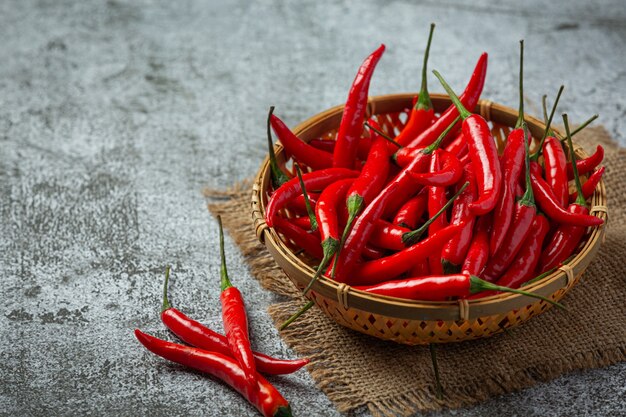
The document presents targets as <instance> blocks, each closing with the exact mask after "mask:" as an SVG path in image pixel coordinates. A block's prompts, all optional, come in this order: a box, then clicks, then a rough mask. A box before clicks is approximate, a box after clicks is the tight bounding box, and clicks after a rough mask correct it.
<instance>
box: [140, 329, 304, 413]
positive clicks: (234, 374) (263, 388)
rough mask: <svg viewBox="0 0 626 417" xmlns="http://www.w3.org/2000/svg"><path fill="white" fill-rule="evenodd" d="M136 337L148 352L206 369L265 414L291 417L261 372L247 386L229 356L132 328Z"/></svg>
mask: <svg viewBox="0 0 626 417" xmlns="http://www.w3.org/2000/svg"><path fill="white" fill-rule="evenodd" d="M135 336H136V337H137V340H139V342H140V343H141V344H142V345H144V346H145V347H146V349H148V350H149V351H150V352H152V353H154V354H156V355H159V356H161V357H162V358H165V359H167V360H169V361H172V362H176V363H179V364H181V365H184V366H188V367H190V368H193V369H196V370H198V371H200V372H204V373H207V374H209V375H212V376H214V377H215V378H217V379H219V380H220V381H223V382H224V383H226V384H228V385H229V386H230V387H232V388H233V389H234V390H235V391H237V392H238V393H240V394H241V395H243V396H244V398H245V399H246V400H248V402H250V404H252V405H254V406H255V407H256V409H257V410H259V412H260V413H261V414H263V416H265V417H290V416H291V415H292V414H291V407H290V406H289V403H288V402H287V400H285V398H283V396H282V395H280V393H279V392H278V390H276V388H274V386H273V385H272V384H270V383H269V382H268V381H267V380H266V379H265V378H263V377H262V376H261V375H258V374H257V375H256V381H257V382H256V384H255V386H254V388H253V389H252V390H251V389H249V387H248V380H247V375H246V374H245V372H244V371H243V369H241V367H240V366H239V364H238V363H237V362H236V361H235V360H234V359H232V358H230V357H228V356H226V355H223V354H221V353H217V352H209V351H206V350H202V349H198V348H195V347H191V346H184V345H179V344H177V343H171V342H167V341H165V340H161V339H157V338H156V337H153V336H150V335H147V334H145V333H143V332H142V331H141V330H139V329H135Z"/></svg>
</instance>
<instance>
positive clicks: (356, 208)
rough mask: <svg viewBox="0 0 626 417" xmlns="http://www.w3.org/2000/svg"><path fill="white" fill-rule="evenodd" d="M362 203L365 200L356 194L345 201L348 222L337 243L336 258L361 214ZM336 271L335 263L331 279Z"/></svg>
mask: <svg viewBox="0 0 626 417" xmlns="http://www.w3.org/2000/svg"><path fill="white" fill-rule="evenodd" d="M364 203H365V200H364V199H363V197H361V196H360V195H358V194H353V195H351V196H350V197H348V200H346V206H347V208H348V221H347V222H346V227H344V229H343V233H342V234H341V241H340V242H339V247H338V248H337V258H339V254H341V248H343V245H344V243H345V242H346V239H347V238H348V233H350V230H352V224H353V223H354V220H356V216H357V215H358V214H359V213H360V212H361V209H362V208H363V204H364ZM336 271H337V262H335V263H334V264H333V269H332V271H331V273H330V277H331V278H333V279H334V278H335V272H336Z"/></svg>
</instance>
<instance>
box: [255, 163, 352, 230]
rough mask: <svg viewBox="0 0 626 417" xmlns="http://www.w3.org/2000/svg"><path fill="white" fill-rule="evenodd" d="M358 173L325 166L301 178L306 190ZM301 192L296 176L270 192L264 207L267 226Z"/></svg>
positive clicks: (272, 224)
mask: <svg viewBox="0 0 626 417" xmlns="http://www.w3.org/2000/svg"><path fill="white" fill-rule="evenodd" d="M358 175H359V172H358V171H353V170H351V169H345V168H327V169H323V170H320V171H315V172H309V173H306V174H304V175H303V176H302V180H303V181H304V184H305V185H306V188H307V189H308V190H321V189H324V188H326V187H327V186H329V185H330V184H332V183H333V182H335V181H338V180H342V179H345V178H354V177H356V176H358ZM300 194H302V187H300V182H299V181H298V178H292V179H290V180H289V181H287V182H286V183H285V184H283V186H282V187H280V188H279V189H278V190H276V191H275V192H274V194H272V196H271V197H270V201H269V202H268V203H267V207H266V209H265V222H266V223H267V225H268V226H269V227H274V220H275V219H276V218H277V217H278V211H279V210H280V209H282V208H283V207H284V206H285V205H286V204H287V203H288V202H289V201H291V200H292V199H294V198H295V197H297V196H298V195H300Z"/></svg>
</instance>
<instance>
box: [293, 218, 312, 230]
mask: <svg viewBox="0 0 626 417" xmlns="http://www.w3.org/2000/svg"><path fill="white" fill-rule="evenodd" d="M289 221H290V222H291V223H292V224H294V225H295V226H298V227H299V228H301V229H304V230H306V231H310V230H311V218H310V217H309V216H300V217H290V218H289Z"/></svg>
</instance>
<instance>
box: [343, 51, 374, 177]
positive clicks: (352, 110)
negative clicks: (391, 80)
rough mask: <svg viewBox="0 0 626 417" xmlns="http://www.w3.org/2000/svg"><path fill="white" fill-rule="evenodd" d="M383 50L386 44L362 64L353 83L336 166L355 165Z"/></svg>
mask: <svg viewBox="0 0 626 417" xmlns="http://www.w3.org/2000/svg"><path fill="white" fill-rule="evenodd" d="M383 52H385V45H380V47H379V48H378V49H377V50H375V51H374V52H373V53H372V54H371V55H370V56H368V57H367V58H366V59H365V61H363V64H361V67H360V68H359V71H358V73H357V75H356V78H355V79H354V82H353V83H352V87H351V88H350V93H348V100H347V101H346V105H345V107H344V109H343V116H342V117H341V123H340V125H339V131H338V132H337V140H336V142H337V143H336V145H335V151H334V152H333V166H334V167H336V168H352V167H354V165H355V161H356V153H357V148H358V143H359V140H360V139H361V134H362V133H363V121H364V120H365V111H366V109H367V93H368V90H369V86H370V80H371V79H372V75H373V74H374V69H375V68H376V64H377V63H378V61H379V60H380V57H381V56H382V55H383Z"/></svg>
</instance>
